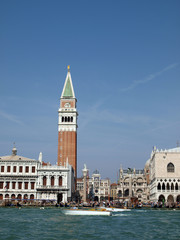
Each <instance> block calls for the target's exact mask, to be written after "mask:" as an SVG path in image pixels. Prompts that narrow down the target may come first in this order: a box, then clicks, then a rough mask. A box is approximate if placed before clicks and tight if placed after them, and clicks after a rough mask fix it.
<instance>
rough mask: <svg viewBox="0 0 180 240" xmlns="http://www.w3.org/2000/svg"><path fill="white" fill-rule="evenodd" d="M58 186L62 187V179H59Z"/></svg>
mask: <svg viewBox="0 0 180 240" xmlns="http://www.w3.org/2000/svg"><path fill="white" fill-rule="evenodd" d="M59 186H62V177H59Z"/></svg>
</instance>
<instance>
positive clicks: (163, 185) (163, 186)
mask: <svg viewBox="0 0 180 240" xmlns="http://www.w3.org/2000/svg"><path fill="white" fill-rule="evenodd" d="M162 190H165V184H164V182H163V184H162Z"/></svg>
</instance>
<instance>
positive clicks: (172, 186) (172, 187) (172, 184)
mask: <svg viewBox="0 0 180 240" xmlns="http://www.w3.org/2000/svg"><path fill="white" fill-rule="evenodd" d="M171 190H172V191H174V183H171Z"/></svg>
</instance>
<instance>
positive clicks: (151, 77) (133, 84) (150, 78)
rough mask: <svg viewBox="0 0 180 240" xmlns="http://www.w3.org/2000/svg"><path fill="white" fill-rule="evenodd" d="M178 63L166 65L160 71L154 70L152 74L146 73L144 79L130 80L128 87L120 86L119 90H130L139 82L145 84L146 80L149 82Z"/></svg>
mask: <svg viewBox="0 0 180 240" xmlns="http://www.w3.org/2000/svg"><path fill="white" fill-rule="evenodd" d="M178 65H179V63H173V64H171V65H169V66H167V67H165V68H164V69H162V70H161V71H159V72H156V73H153V74H150V75H148V76H147V77H145V78H144V79H142V80H136V81H134V82H132V84H130V85H129V87H127V88H122V89H121V91H122V92H126V91H130V90H132V89H134V88H135V87H137V86H138V85H140V84H145V83H147V82H150V81H152V80H153V79H155V78H156V77H158V76H160V75H162V74H163V73H164V72H167V71H169V70H171V69H173V68H176V67H177V66H178Z"/></svg>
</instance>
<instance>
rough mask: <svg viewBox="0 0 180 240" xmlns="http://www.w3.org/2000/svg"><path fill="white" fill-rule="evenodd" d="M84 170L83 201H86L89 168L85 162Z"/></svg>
mask: <svg viewBox="0 0 180 240" xmlns="http://www.w3.org/2000/svg"><path fill="white" fill-rule="evenodd" d="M82 171H83V186H84V187H83V202H86V200H87V199H86V187H87V173H88V169H87V167H86V164H84V169H83V170H82Z"/></svg>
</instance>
